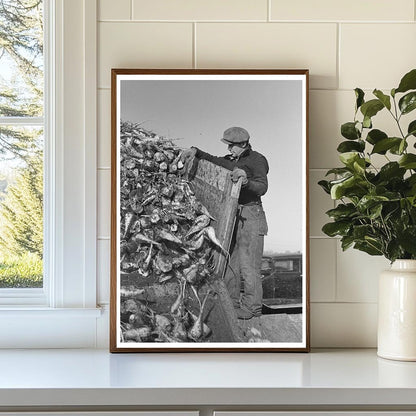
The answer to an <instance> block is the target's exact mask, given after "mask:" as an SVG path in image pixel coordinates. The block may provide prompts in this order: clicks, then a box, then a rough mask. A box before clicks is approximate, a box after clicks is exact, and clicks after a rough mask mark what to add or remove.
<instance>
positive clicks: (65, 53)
mask: <svg viewBox="0 0 416 416" xmlns="http://www.w3.org/2000/svg"><path fill="white" fill-rule="evenodd" d="M44 2H45V3H44V10H45V22H46V24H45V45H46V49H45V137H53V138H54V140H48V139H46V140H45V162H44V172H45V178H46V180H45V187H44V189H45V199H44V201H45V203H44V218H45V223H44V224H45V225H44V236H45V256H44V257H45V258H44V287H43V289H4V292H2V293H1V294H0V333H4V332H3V331H6V332H5V333H7V334H8V336H7V337H3V338H7V339H1V340H0V347H10V346H12V347H24V348H25V347H27V348H31V347H51V348H52V347H55V346H58V347H62V346H69V347H82V346H88V347H93V346H95V344H96V342H97V341H96V338H97V337H96V331H97V318H98V317H99V316H100V309H98V308H97V306H96V232H97V230H96V228H97V227H96V220H97V218H96V216H97V214H96V212H97V203H96V188H97V179H96V177H97V162H96V146H97V137H96V136H97V133H96V130H97V129H96V107H97V105H96V99H97V87H96V82H97V77H96V56H97V55H96V50H97V47H96V40H97V37H96V27H97V0H44ZM46 68H48V69H46ZM57 317H59V319H56V318H57ZM63 322H66V328H65V331H66V332H65V335H66V336H65V339H56V336H54V334H56V333H59V331H60V330H61V327H62V324H63ZM35 329H36V331H35ZM22 330H23V332H22ZM34 331H35V332H34ZM56 331H58V332H56ZM29 334H33V336H29Z"/></svg>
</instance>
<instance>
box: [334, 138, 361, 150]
mask: <svg viewBox="0 0 416 416" xmlns="http://www.w3.org/2000/svg"><path fill="white" fill-rule="evenodd" d="M364 149H365V142H364V141H363V140H358V141H356V142H352V141H346V142H341V143H340V144H339V146H338V147H337V151H338V152H340V153H346V152H352V151H357V152H364Z"/></svg>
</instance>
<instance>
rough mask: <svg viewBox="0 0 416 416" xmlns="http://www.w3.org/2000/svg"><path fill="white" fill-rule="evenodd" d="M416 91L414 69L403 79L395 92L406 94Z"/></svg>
mask: <svg viewBox="0 0 416 416" xmlns="http://www.w3.org/2000/svg"><path fill="white" fill-rule="evenodd" d="M415 89H416V69H412V70H411V71H410V72H408V73H407V74H406V75H404V77H403V78H402V79H401V81H400V84H399V86H398V87H397V88H396V90H395V92H406V91H409V90H415Z"/></svg>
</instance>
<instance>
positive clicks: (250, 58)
mask: <svg viewBox="0 0 416 416" xmlns="http://www.w3.org/2000/svg"><path fill="white" fill-rule="evenodd" d="M336 40H337V35H336V25H335V24H330V23H328V24H313V25H310V24H302V23H299V24H289V23H284V24H275V23H268V24H263V23H201V24H198V25H197V33H196V53H197V67H198V68H247V69H249V68H273V69H276V68H286V69H291V68H292V69H293V68H300V69H303V68H306V69H310V81H311V87H312V88H335V87H336V84H337V79H336V76H337V73H336V59H337V58H336V48H337V45H336ZM318 45H319V46H318ZM317 49H319V53H317Z"/></svg>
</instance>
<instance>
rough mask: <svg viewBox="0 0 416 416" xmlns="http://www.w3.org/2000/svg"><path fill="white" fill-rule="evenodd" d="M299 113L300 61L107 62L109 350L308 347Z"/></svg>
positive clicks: (302, 107) (303, 106) (302, 93)
mask: <svg viewBox="0 0 416 416" xmlns="http://www.w3.org/2000/svg"><path fill="white" fill-rule="evenodd" d="M307 114H308V71H307V70H286V71H279V70H275V71H272V70H270V71H266V70H262V71H260V70H259V71H238V70H229V71H224V70H223V71H214V70H186V71H185V70H182V71H181V70H130V69H113V70H112V207H111V208H112V209H111V305H110V307H111V325H110V327H111V329H110V350H111V351H112V352H123V351H126V352H133V351H141V352H145V351H149V352H155V351H172V350H173V351H242V350H244V351H308V350H309V272H308V268H309V249H308V199H307V182H308V177H307V144H308V140H307V139H308V137H307V136H308V129H307V124H308V123H307Z"/></svg>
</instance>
